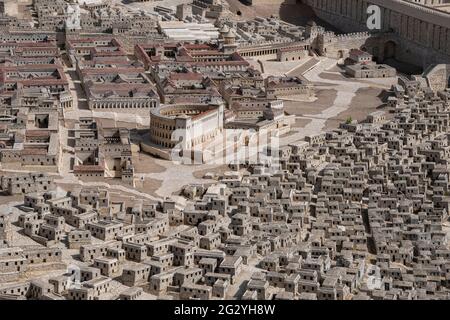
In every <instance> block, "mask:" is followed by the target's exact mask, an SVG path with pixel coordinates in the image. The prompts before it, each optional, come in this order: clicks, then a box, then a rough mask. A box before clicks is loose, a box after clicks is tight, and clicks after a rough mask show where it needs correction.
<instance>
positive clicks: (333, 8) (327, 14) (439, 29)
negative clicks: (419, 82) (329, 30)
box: [301, 0, 450, 68]
mask: <svg viewBox="0 0 450 320" xmlns="http://www.w3.org/2000/svg"><path fill="white" fill-rule="evenodd" d="M301 2H303V3H304V4H307V5H309V6H311V7H312V9H313V10H314V12H315V13H316V15H317V16H318V17H319V18H321V19H322V20H324V21H326V22H328V23H330V24H332V25H333V26H335V27H337V28H338V29H340V30H342V31H344V32H362V31H370V32H371V37H370V38H369V39H368V40H367V45H366V46H365V47H366V48H367V49H368V50H370V51H371V53H372V54H373V55H374V57H375V58H377V59H378V60H379V61H383V60H385V59H387V58H396V59H398V60H401V61H405V62H408V63H411V64H414V65H418V66H422V67H423V68H426V67H427V66H429V65H430V64H439V63H449V62H450V13H449V12H446V11H444V10H438V9H437V8H435V7H430V6H429V5H430V3H429V1H428V2H427V1H419V2H417V1H414V2H413V1H410V0H389V1H386V0H370V1H368V0H302V1H301ZM438 2H439V1H438ZM441 2H442V1H441ZM370 5H377V6H379V7H380V8H381V29H380V30H368V27H367V20H368V18H369V16H370V14H368V13H367V9H368V7H369V6H370Z"/></svg>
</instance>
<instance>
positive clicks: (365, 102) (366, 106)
mask: <svg viewBox="0 0 450 320" xmlns="http://www.w3.org/2000/svg"><path fill="white" fill-rule="evenodd" d="M382 92H383V90H382V89H378V88H361V89H359V90H358V91H357V92H356V96H355V97H354V98H353V99H352V102H351V104H350V106H349V108H348V109H347V110H345V111H344V112H341V113H339V114H338V115H337V116H336V117H334V118H331V119H329V120H328V121H327V122H326V123H325V128H326V129H333V128H336V127H338V126H339V124H340V123H341V122H344V121H346V120H347V119H349V118H350V117H351V118H352V120H358V121H361V120H364V119H365V118H366V117H367V115H368V114H370V113H372V112H375V111H380V110H383V109H382V108H381V107H380V106H381V105H382V104H383V102H382V101H381V99H380V97H379V96H380V95H381V94H382Z"/></svg>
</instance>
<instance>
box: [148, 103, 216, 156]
mask: <svg viewBox="0 0 450 320" xmlns="http://www.w3.org/2000/svg"><path fill="white" fill-rule="evenodd" d="M223 123H224V104H223V103H217V104H213V103H211V104H175V105H165V106H160V107H158V108H156V109H154V110H152V111H151V116H150V144H143V146H142V148H143V150H144V151H147V152H149V153H152V154H156V155H158V156H160V157H163V158H170V155H171V154H172V151H171V150H169V149H173V148H175V149H176V150H193V149H195V147H196V146H197V145H200V144H202V143H205V142H208V141H211V140H213V139H214V138H215V137H216V136H217V135H218V134H219V133H221V132H222V130H223Z"/></svg>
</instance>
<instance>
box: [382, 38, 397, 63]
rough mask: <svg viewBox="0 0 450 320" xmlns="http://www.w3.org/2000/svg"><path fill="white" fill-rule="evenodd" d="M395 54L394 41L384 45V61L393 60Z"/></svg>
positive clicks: (395, 45) (395, 46)
mask: <svg viewBox="0 0 450 320" xmlns="http://www.w3.org/2000/svg"><path fill="white" fill-rule="evenodd" d="M396 53H397V44H396V43H395V42H394V41H388V42H386V43H385V44H384V59H385V60H386V59H395V56H396Z"/></svg>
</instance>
